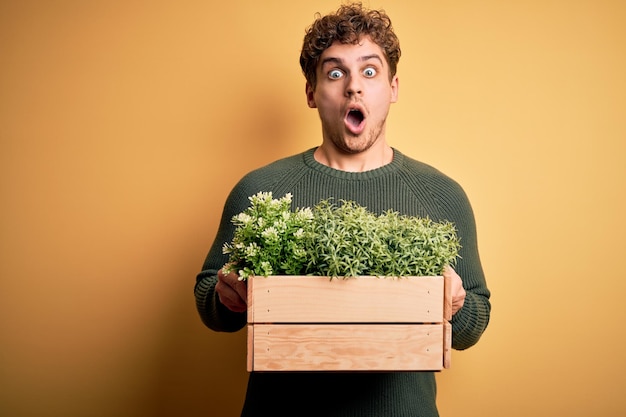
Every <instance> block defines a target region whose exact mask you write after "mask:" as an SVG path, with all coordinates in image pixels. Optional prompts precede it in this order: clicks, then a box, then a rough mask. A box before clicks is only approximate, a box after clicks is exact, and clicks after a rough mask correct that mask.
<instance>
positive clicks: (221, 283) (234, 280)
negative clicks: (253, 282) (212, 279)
mask: <svg viewBox="0 0 626 417" xmlns="http://www.w3.org/2000/svg"><path fill="white" fill-rule="evenodd" d="M215 292H217V295H218V297H219V299H220V302H221V303H222V304H224V306H226V308H228V309H229V310H231V311H234V312H236V313H243V312H244V311H246V310H247V309H248V286H247V285H246V283H245V282H244V281H239V275H237V274H236V273H234V272H231V273H229V274H224V272H223V269H220V270H219V271H218V272H217V284H216V285H215Z"/></svg>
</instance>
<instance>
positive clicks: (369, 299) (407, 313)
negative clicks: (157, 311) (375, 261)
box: [247, 276, 452, 372]
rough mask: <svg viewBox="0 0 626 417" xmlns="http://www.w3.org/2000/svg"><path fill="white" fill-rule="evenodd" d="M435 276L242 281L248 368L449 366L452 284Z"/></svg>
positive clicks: (415, 368) (437, 368)
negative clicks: (245, 300)
mask: <svg viewBox="0 0 626 417" xmlns="http://www.w3.org/2000/svg"><path fill="white" fill-rule="evenodd" d="M447 281H448V280H447V279H444V278H443V277H441V276H436V277H400V278H392V277H385V278H379V277H355V278H345V279H344V278H333V279H332V280H331V279H330V278H328V277H312V276H297V277H296V276H270V277H253V278H250V279H249V280H248V357H247V369H248V371H249V372H252V371H426V370H428V371H440V370H442V369H444V368H448V367H449V366H450V353H451V343H452V328H451V326H450V323H449V320H450V319H451V316H452V309H451V297H450V284H449V282H447Z"/></svg>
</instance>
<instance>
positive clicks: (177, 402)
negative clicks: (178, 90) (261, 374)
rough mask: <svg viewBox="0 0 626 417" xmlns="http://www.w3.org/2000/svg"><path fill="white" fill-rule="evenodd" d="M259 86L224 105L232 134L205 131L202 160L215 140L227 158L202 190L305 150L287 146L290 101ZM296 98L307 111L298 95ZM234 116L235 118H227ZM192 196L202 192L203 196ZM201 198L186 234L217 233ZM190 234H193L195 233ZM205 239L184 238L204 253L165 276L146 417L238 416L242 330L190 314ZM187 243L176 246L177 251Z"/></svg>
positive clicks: (215, 205)
mask: <svg viewBox="0 0 626 417" xmlns="http://www.w3.org/2000/svg"><path fill="white" fill-rule="evenodd" d="M265 87H266V88H267V89H266V90H264V91H258V86H254V87H252V90H256V91H257V94H256V95H255V98H254V99H253V100H242V101H241V103H238V104H233V105H230V106H225V107H224V114H225V117H224V120H226V121H227V125H226V126H221V127H220V129H219V130H220V131H229V130H230V131H232V134H230V135H229V136H228V137H218V138H215V137H213V134H214V131H213V130H210V131H207V142H206V148H205V149H203V151H204V152H205V153H206V154H207V155H215V146H214V145H213V144H215V143H216V142H220V143H219V146H217V148H219V149H221V150H219V151H218V152H225V153H226V155H217V156H216V157H211V158H210V161H209V162H208V163H211V164H212V165H213V166H212V169H211V170H210V171H208V172H210V175H211V176H212V177H211V179H210V181H209V184H222V185H223V184H224V183H226V182H227V183H230V184H231V185H229V186H228V187H227V188H228V189H229V190H228V191H230V188H232V185H234V184H235V183H236V182H237V181H238V180H239V179H240V177H241V176H242V175H244V174H245V173H247V172H248V171H250V170H252V169H254V168H256V167H259V166H261V165H265V164H266V163H269V162H271V161H274V160H276V159H278V158H282V157H284V156H288V155H290V154H291V153H293V152H294V151H293V149H298V150H297V151H299V150H304V149H305V148H306V145H304V144H297V143H296V144H294V143H293V141H294V138H296V139H297V138H299V137H301V135H298V131H299V130H301V129H299V128H298V126H295V125H294V124H295V122H294V121H295V120H298V117H293V114H291V110H289V109H290V108H292V106H291V104H290V103H292V102H293V101H294V98H293V97H292V100H286V99H285V97H279V96H277V95H276V93H275V91H284V89H282V90H281V89H278V88H276V90H274V89H273V88H272V87H274V86H272V85H266V86H265ZM296 98H297V99H299V102H300V103H302V104H301V105H302V106H303V107H304V108H305V109H306V110H309V109H308V108H306V106H305V103H304V98H303V97H300V96H298V97H296ZM290 106H291V107H290ZM285 109H286V110H285ZM233 115H235V116H236V117H234V118H233V117H232V116H233ZM218 119H219V118H218ZM228 121H230V124H229V125H228ZM209 129H210V127H209ZM290 149H291V150H290ZM199 192H201V193H203V191H202V190H199ZM205 194H206V195H207V197H206V198H205V200H203V204H206V205H207V207H210V208H211V210H201V209H200V210H196V212H197V213H207V212H212V214H211V216H210V217H203V215H202V214H199V215H198V218H197V219H195V220H191V221H190V224H191V226H190V230H194V229H193V225H194V224H196V226H198V222H199V223H200V224H202V226H201V227H200V228H201V229H204V228H205V226H206V224H207V223H211V230H213V231H216V230H217V225H218V222H219V219H220V216H221V209H222V206H223V203H224V201H215V200H214V199H213V198H211V197H212V196H211V192H210V191H206V193H205ZM224 198H225V197H224ZM190 233H192V232H190ZM193 233H197V229H195V230H194V232H193ZM213 234H214V232H213ZM212 238H213V236H210V237H208V239H205V238H204V237H202V238H199V237H197V235H194V236H189V240H196V241H197V242H196V243H195V244H194V246H195V247H194V251H195V252H197V253H202V254H203V255H202V257H201V258H200V259H196V260H194V261H192V262H193V263H194V264H193V265H188V264H187V263H188V262H189V259H185V260H184V263H185V264H184V265H180V264H179V268H177V270H176V271H175V274H174V275H175V276H174V277H172V278H171V279H175V280H176V282H177V283H180V284H177V285H176V292H175V293H172V299H171V300H170V302H171V304H169V306H168V308H169V310H170V313H169V314H168V315H167V319H166V320H165V323H164V324H163V325H162V326H161V327H162V329H161V335H160V342H159V343H158V346H156V347H155V350H156V355H155V356H156V362H155V364H154V370H153V371H154V374H153V376H152V377H151V381H150V383H149V388H148V390H149V393H147V398H146V410H145V411H146V415H151V416H157V417H161V416H162V417H166V416H167V417H170V416H173V415H176V416H180V417H185V416H195V415H199V414H200V415H207V416H213V415H215V416H221V417H228V416H238V415H239V413H240V411H241V405H242V404H243V399H244V395H245V387H246V383H247V377H248V373H247V371H246V331H245V329H243V330H241V331H239V332H236V333H232V334H229V333H216V332H213V331H211V330H209V329H207V328H206V327H205V326H204V324H203V323H202V322H201V320H200V318H199V316H198V313H197V311H196V309H195V300H194V297H193V284H194V283H195V276H196V274H197V273H198V272H200V268H201V265H202V262H203V260H204V255H205V254H206V252H207V251H208V249H209V247H210V245H211V243H212V241H210V239H212ZM174 244H176V242H174ZM188 244H189V243H188V242H187V243H186V244H185V243H184V242H181V243H180V246H185V245H188ZM183 258H187V257H186V256H183Z"/></svg>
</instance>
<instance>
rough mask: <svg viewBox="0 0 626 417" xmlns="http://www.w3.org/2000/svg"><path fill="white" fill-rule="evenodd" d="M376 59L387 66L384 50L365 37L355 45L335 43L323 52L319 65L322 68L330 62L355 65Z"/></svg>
mask: <svg viewBox="0 0 626 417" xmlns="http://www.w3.org/2000/svg"><path fill="white" fill-rule="evenodd" d="M376 58H378V59H379V60H380V61H381V65H383V66H387V62H386V60H385V53H384V51H383V49H382V48H381V47H380V46H378V45H377V44H376V43H374V42H373V41H372V40H371V39H370V38H369V36H364V37H362V38H361V39H359V42H358V43H355V44H352V43H341V42H339V41H335V42H333V44H332V45H330V46H329V47H328V48H326V49H325V50H324V52H322V55H321V56H320V60H319V63H320V66H321V65H323V64H324V63H325V62H329V60H332V61H341V62H343V63H354V62H361V61H366V60H370V59H376Z"/></svg>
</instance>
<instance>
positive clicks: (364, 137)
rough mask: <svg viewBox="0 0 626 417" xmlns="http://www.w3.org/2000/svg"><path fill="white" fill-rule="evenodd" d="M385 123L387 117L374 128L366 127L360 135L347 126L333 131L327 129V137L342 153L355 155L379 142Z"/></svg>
mask: <svg viewBox="0 0 626 417" xmlns="http://www.w3.org/2000/svg"><path fill="white" fill-rule="evenodd" d="M385 123H386V119H383V120H382V121H380V122H379V123H378V124H377V125H376V126H374V127H373V128H372V129H366V130H364V131H363V132H362V133H361V134H359V135H355V134H353V133H351V132H349V131H346V130H345V127H344V128H343V129H338V130H335V131H333V132H329V131H328V130H327V131H326V132H327V134H326V137H327V138H328V139H330V142H331V143H332V144H333V145H334V146H335V148H337V149H338V150H339V151H340V152H341V153H344V154H348V155H354V154H358V153H361V152H365V151H367V150H368V149H370V148H371V147H372V146H374V144H375V143H377V142H378V140H379V139H380V138H381V136H382V133H383V131H384V129H385Z"/></svg>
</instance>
